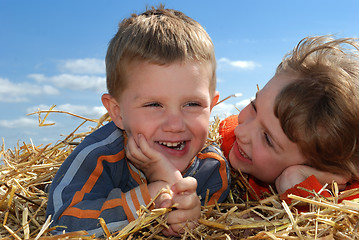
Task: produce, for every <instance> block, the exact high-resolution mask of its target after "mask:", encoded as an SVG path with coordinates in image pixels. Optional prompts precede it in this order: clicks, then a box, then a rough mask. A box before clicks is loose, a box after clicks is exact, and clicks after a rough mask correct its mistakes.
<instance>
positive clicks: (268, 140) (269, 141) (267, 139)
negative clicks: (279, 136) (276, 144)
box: [264, 133, 273, 147]
mask: <svg viewBox="0 0 359 240" xmlns="http://www.w3.org/2000/svg"><path fill="white" fill-rule="evenodd" d="M264 138H265V140H266V143H267V144H268V146H270V147H273V143H272V140H271V139H270V137H269V135H268V134H267V133H264Z"/></svg>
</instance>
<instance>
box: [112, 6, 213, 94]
mask: <svg viewBox="0 0 359 240" xmlns="http://www.w3.org/2000/svg"><path fill="white" fill-rule="evenodd" d="M134 60H141V61H142V60H143V61H149V62H151V63H155V64H159V65H164V64H171V63H173V62H175V61H181V62H183V61H187V60H198V61H200V62H207V61H208V62H210V64H211V65H212V68H213V74H212V79H211V82H210V91H211V93H212V92H214V91H215V88H216V60H215V55H214V47H213V43H212V41H211V38H210V37H209V35H208V34H207V32H206V31H205V30H204V28H203V27H202V26H201V25H200V24H199V23H198V22H196V21H195V20H193V19H192V18H190V17H188V16H186V15H185V14H183V13H182V12H179V11H176V10H171V9H164V7H163V5H161V6H160V7H159V8H158V9H155V8H152V9H150V10H147V11H145V12H144V13H142V14H140V15H136V14H133V15H132V16H131V17H130V18H127V19H124V20H123V21H122V22H121V23H120V24H119V29H118V32H117V33H116V35H115V36H114V37H113V38H112V40H111V41H110V43H109V47H108V50H107V55H106V73H107V89H108V91H109V93H110V94H111V95H112V96H113V97H115V98H117V97H119V96H120V95H121V93H122V91H123V90H124V89H125V88H126V79H125V76H126V74H125V73H126V72H125V70H126V67H128V66H129V64H130V63H131V62H133V61H134Z"/></svg>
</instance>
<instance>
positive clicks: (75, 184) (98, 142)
mask: <svg viewBox="0 0 359 240" xmlns="http://www.w3.org/2000/svg"><path fill="white" fill-rule="evenodd" d="M124 146H125V138H124V135H123V133H122V130H121V129H119V128H117V127H116V125H115V124H114V123H113V122H110V123H108V124H106V125H105V126H103V127H101V128H100V129H98V130H96V131H95V132H93V133H92V134H90V135H88V136H87V137H86V138H85V139H84V140H83V141H82V142H81V144H80V145H79V146H78V147H77V148H76V149H75V150H74V151H73V152H72V153H71V154H70V156H69V157H68V158H67V159H66V160H65V161H64V163H63V164H62V165H61V167H60V169H59V170H58V172H57V173H56V175H55V177H54V179H53V181H52V184H51V186H50V192H49V199H48V203H47V210H46V215H47V216H48V215H51V216H52V220H53V223H52V224H51V225H52V226H61V227H57V229H56V230H55V231H54V233H55V234H57V233H62V232H63V230H66V232H72V231H79V230H86V231H88V233H89V234H90V235H92V234H95V235H96V236H100V235H103V231H102V228H101V226H100V224H99V220H98V218H103V219H104V220H105V222H106V225H107V227H108V228H109V230H110V231H118V230H120V229H122V228H123V227H125V226H126V225H127V224H128V223H129V222H130V221H133V220H134V219H136V218H137V214H136V211H137V210H139V208H140V206H141V205H144V206H146V205H147V204H148V203H149V202H150V201H151V197H150V194H149V191H148V188H147V181H146V177H145V176H144V174H143V173H142V172H141V171H139V170H138V169H137V168H136V167H135V166H133V165H132V164H131V163H130V162H129V161H128V160H127V159H126V156H125V149H124ZM187 176H191V177H194V178H196V179H197V194H198V195H199V196H201V203H202V205H203V204H204V201H205V197H206V194H207V189H209V198H208V204H213V203H214V202H215V201H217V202H222V201H223V200H225V198H226V196H227V194H228V192H229V181H230V176H229V166H228V163H227V160H226V159H225V158H224V157H223V155H222V153H221V151H220V149H219V148H218V146H217V145H215V144H213V145H210V146H209V147H207V148H205V149H203V150H202V151H201V152H200V153H198V155H197V156H196V157H195V158H194V159H193V160H192V161H191V164H190V166H189V167H188V168H187V169H186V172H185V173H183V177H187Z"/></svg>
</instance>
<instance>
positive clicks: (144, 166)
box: [126, 134, 182, 186]
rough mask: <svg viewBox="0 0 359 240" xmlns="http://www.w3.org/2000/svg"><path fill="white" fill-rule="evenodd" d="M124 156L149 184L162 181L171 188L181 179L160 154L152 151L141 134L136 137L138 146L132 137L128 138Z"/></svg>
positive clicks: (179, 174)
mask: <svg viewBox="0 0 359 240" xmlns="http://www.w3.org/2000/svg"><path fill="white" fill-rule="evenodd" d="M126 156H127V158H128V159H129V160H130V161H131V163H132V164H133V165H135V167H137V168H138V169H140V170H141V171H142V172H143V173H144V174H145V176H146V178H147V180H148V181H149V182H150V183H151V182H155V181H164V182H167V184H168V185H169V186H172V185H173V184H175V183H176V182H177V181H178V180H180V179H182V174H181V172H180V171H179V170H178V169H176V168H175V167H174V166H173V164H172V163H171V162H170V161H169V160H168V159H167V158H165V157H164V156H163V155H162V154H161V153H159V152H157V151H155V150H154V149H152V148H151V147H150V146H149V145H148V143H147V140H146V139H145V137H144V136H143V135H142V134H139V135H138V144H137V143H136V142H135V140H134V138H133V136H129V137H128V142H127V146H126Z"/></svg>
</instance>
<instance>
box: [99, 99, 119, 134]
mask: <svg viewBox="0 0 359 240" xmlns="http://www.w3.org/2000/svg"><path fill="white" fill-rule="evenodd" d="M101 100H102V104H103V105H104V106H105V108H106V109H107V112H108V114H109V115H110V117H111V119H112V121H113V122H114V123H115V124H116V126H117V127H119V128H121V129H124V128H123V123H122V114H121V109H120V106H119V104H118V102H117V101H116V99H114V98H113V97H112V96H111V95H110V94H107V93H106V94H103V95H102V97H101Z"/></svg>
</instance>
